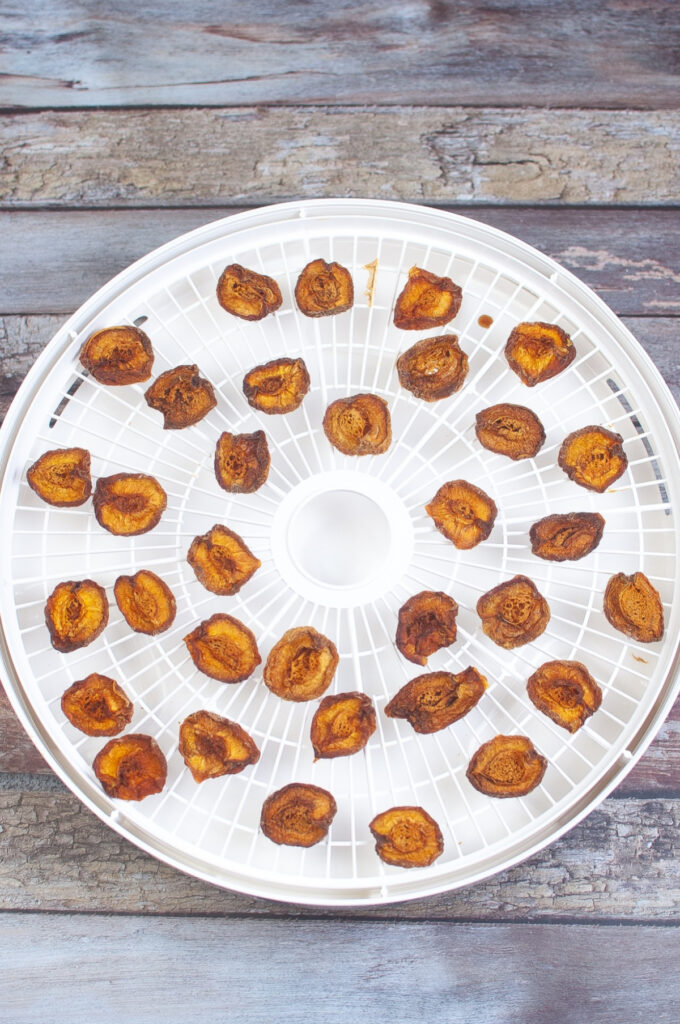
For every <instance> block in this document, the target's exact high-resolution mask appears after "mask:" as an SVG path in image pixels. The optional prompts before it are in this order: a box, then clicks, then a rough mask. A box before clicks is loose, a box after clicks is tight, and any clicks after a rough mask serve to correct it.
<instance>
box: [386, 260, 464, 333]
mask: <svg viewBox="0 0 680 1024" xmlns="http://www.w3.org/2000/svg"><path fill="white" fill-rule="evenodd" d="M462 301H463V292H462V291H461V289H460V288H459V287H458V285H457V284H454V283H453V281H452V280H451V278H450V277H437V275H436V274H432V273H430V271H429V270H423V269H422V268H421V267H411V269H410V270H409V272H408V281H407V282H406V284H405V285H404V287H403V289H402V291H401V292H400V293H399V296H398V298H397V302H396V305H395V307H394V326H395V327H400V328H401V329H402V331H427V330H429V329H430V328H431V327H443V326H444V324H448V322H449V320H453V318H454V316H455V315H456V313H457V312H458V310H459V309H460V304H461V302H462Z"/></svg>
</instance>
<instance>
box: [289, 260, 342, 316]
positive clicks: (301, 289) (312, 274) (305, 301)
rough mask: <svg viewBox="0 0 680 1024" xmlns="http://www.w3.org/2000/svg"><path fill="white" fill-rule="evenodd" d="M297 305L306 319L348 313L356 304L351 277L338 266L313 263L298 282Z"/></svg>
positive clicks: (316, 261)
mask: <svg viewBox="0 0 680 1024" xmlns="http://www.w3.org/2000/svg"><path fill="white" fill-rule="evenodd" d="M295 301H296V302H297V304H298V309H299V310H300V312H301V313H304V314H305V316H331V315H332V314H334V313H346V312H347V310H348V309H351V307H352V304H353V302H354V284H353V283H352V275H351V274H350V272H349V270H347V268H346V267H343V266H341V265H340V264H339V263H326V261H325V260H312V262H311V263H308V264H307V266H306V267H305V268H304V269H303V271H302V273H301V274H300V276H299V277H298V279H297V284H296V285H295Z"/></svg>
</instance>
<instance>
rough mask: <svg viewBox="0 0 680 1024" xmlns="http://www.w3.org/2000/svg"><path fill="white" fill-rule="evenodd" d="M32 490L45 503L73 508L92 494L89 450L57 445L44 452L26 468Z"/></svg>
mask: <svg viewBox="0 0 680 1024" xmlns="http://www.w3.org/2000/svg"><path fill="white" fill-rule="evenodd" d="M26 479H27V480H28V486H29V487H30V488H31V490H33V491H35V493H36V494H37V495H38V497H39V498H42V500H43V501H46V502H47V504H48V505H55V506H56V507H57V508H72V507H74V506H75V505H82V504H83V503H84V502H86V501H87V499H88V498H89V497H90V495H91V494H92V478H91V477H90V453H89V452H88V451H86V450H85V448H57V449H54V450H52V451H49V452H45V453H44V454H43V455H41V456H40V458H39V459H37V460H36V461H35V462H34V463H33V465H32V466H29V467H28V470H27V471H26Z"/></svg>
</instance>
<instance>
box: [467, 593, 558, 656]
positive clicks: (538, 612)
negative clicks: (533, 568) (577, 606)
mask: <svg viewBox="0 0 680 1024" xmlns="http://www.w3.org/2000/svg"><path fill="white" fill-rule="evenodd" d="M477 614H478V615H479V617H480V618H481V620H482V629H483V631H484V632H485V633H486V635H487V636H488V637H490V638H491V640H493V642H494V643H495V644H498V646H499V647H504V648H505V649H506V650H511V649H512V648H513V647H520V646H521V645H522V644H528V643H530V642H531V641H532V640H535V639H536V637H538V636H540V635H541V633H542V632H543V631H544V629H545V628H546V626H547V625H548V622H549V621H550V608H549V606H548V602H547V601H546V599H545V598H544V597H543V596H542V595H541V594H539V592H538V590H537V589H536V586H535V584H534V583H533V581H532V580H530V579H529V578H528V577H527V576H513V578H512V579H511V580H507V581H506V582H505V583H499V585H498V586H497V587H494V588H493V589H492V590H489V591H488V592H487V593H486V594H482V596H481V597H480V599H479V601H478V602H477Z"/></svg>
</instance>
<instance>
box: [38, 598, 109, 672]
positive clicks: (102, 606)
mask: <svg viewBox="0 0 680 1024" xmlns="http://www.w3.org/2000/svg"><path fill="white" fill-rule="evenodd" d="M108 621H109V601H108V598H107V596H106V591H105V590H104V588H103V587H100V586H99V584H98V583H95V582H94V580H81V581H80V582H79V583H76V582H74V581H73V580H67V581H65V582H64V583H58V584H57V586H56V587H55V588H54V590H53V591H52V593H51V594H50V596H49V597H48V599H47V604H46V605H45V623H46V625H47V628H48V630H49V632H50V639H51V641H52V646H53V647H54V648H55V649H56V650H57V651H61V652H62V654H67V653H68V652H69V651H75V650H77V648H79V647H87V645H88V644H91V643H92V641H93V640H96V639H97V637H98V636H99V634H100V633H101V632H102V630H103V629H104V627H105V626H106V624H107V622H108Z"/></svg>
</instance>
